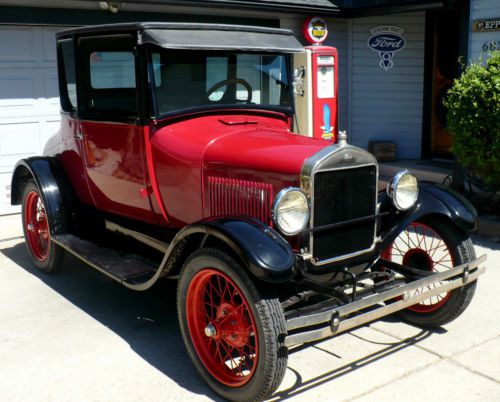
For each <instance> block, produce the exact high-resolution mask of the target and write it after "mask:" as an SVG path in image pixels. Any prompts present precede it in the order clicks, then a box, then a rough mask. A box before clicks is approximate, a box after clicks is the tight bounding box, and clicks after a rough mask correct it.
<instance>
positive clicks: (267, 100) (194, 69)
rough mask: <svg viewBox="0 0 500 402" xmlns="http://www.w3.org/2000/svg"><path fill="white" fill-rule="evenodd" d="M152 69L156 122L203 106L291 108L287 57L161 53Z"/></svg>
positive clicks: (153, 56) (154, 57) (153, 59)
mask: <svg viewBox="0 0 500 402" xmlns="http://www.w3.org/2000/svg"><path fill="white" fill-rule="evenodd" d="M151 67H152V68H150V70H149V71H150V83H151V84H152V83H154V87H155V91H154V92H155V93H156V105H157V108H158V114H159V115H160V116H161V115H165V114H167V113H172V112H175V111H178V110H182V109H188V108H197V107H207V106H223V107H227V106H229V107H231V106H235V105H237V106H238V107H244V106H245V105H249V106H250V107H255V105H260V106H265V107H270V106H271V107H282V108H283V107H284V108H290V105H291V102H290V90H289V89H290V86H289V82H288V65H287V56H286V55H282V54H256V53H235V52H200V51H168V50H163V49H162V50H157V51H155V50H153V51H152V52H151ZM151 75H152V77H151Z"/></svg>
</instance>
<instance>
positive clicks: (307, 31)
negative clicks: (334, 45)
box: [302, 17, 328, 45]
mask: <svg viewBox="0 0 500 402" xmlns="http://www.w3.org/2000/svg"><path fill="white" fill-rule="evenodd" d="M302 32H303V34H304V37H305V38H306V40H307V41H308V42H309V43H312V44H315V45H319V44H320V43H321V42H323V41H324V40H325V39H326V37H327V35H328V28H327V26H326V21H325V20H324V19H323V18H320V17H309V18H308V19H306V20H305V21H304V26H303V27H302Z"/></svg>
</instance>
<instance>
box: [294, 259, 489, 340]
mask: <svg viewBox="0 0 500 402" xmlns="http://www.w3.org/2000/svg"><path fill="white" fill-rule="evenodd" d="M485 261H486V254H484V255H482V256H481V257H479V258H477V259H476V260H474V261H470V262H467V263H464V264H461V265H459V266H457V267H454V268H452V269H450V270H448V271H444V272H439V273H436V274H433V275H431V276H428V277H426V278H423V279H419V280H416V281H413V282H411V283H408V284H407V285H402V286H399V287H397V288H394V289H390V290H387V291H385V292H382V293H378V294H372V295H370V296H367V297H365V298H364V299H360V300H357V301H355V302H352V303H348V304H344V305H342V306H338V307H334V308H332V309H331V310H328V311H323V312H319V313H311V314H308V315H305V316H302V317H295V318H291V319H288V320H287V322H286V325H287V330H288V331H291V330H294V329H299V328H307V327H310V326H314V325H320V324H325V325H326V326H324V327H322V328H319V329H312V330H309V331H307V330H306V331H303V332H299V333H296V334H292V335H289V336H287V338H286V339H285V345H286V346H287V347H290V346H294V345H299V344H302V343H304V342H311V341H316V340H319V339H323V338H327V337H330V336H333V335H336V334H338V333H340V332H344V331H347V330H349V329H351V328H354V327H357V326H359V325H362V324H365V323H367V322H370V321H373V320H376V319H378V318H381V317H384V316H386V315H388V314H392V313H394V312H396V311H399V310H403V309H405V308H407V307H409V306H411V305H413V304H416V303H418V302H420V301H422V300H425V299H428V298H429V297H432V296H436V295H438V294H440V293H444V292H447V291H450V290H453V289H456V288H459V287H461V286H464V285H465V284H467V283H470V282H473V281H475V280H476V279H477V278H478V277H479V276H480V275H482V274H483V273H484V272H485V270H486V268H485V267H479V265H480V264H482V263H483V262H485ZM470 270H473V271H472V272H470ZM457 276H458V277H457ZM452 277H456V278H455V279H452V280H450V281H449V282H448V283H445V284H443V285H441V286H438V287H435V288H432V287H431V286H429V285H431V284H433V283H436V282H440V281H443V280H448V279H450V278H452ZM419 288H427V290H424V291H423V292H422V293H418V294H415V295H413V296H411V297H408V294H409V293H410V292H412V291H414V290H416V289H419ZM398 296H403V297H402V299H401V300H398V301H395V302H393V303H389V304H386V305H384V306H380V307H378V308H376V309H374V310H372V309H370V311H367V312H364V313H361V314H358V315H354V316H352V317H350V318H349V316H350V315H351V314H353V313H355V312H360V311H361V310H363V309H365V308H368V307H372V306H375V305H378V304H379V303H381V302H383V301H386V300H391V299H394V298H396V297H398ZM335 318H337V319H338V320H339V322H338V323H337V324H336V325H333V324H334V323H333V320H334V319H335Z"/></svg>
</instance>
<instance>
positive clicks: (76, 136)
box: [74, 131, 83, 140]
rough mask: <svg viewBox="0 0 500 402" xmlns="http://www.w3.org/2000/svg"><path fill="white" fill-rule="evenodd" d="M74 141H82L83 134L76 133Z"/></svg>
mask: <svg viewBox="0 0 500 402" xmlns="http://www.w3.org/2000/svg"><path fill="white" fill-rule="evenodd" d="M74 137H75V139H76V140H83V134H82V132H81V131H77V132H76V133H75V135H74Z"/></svg>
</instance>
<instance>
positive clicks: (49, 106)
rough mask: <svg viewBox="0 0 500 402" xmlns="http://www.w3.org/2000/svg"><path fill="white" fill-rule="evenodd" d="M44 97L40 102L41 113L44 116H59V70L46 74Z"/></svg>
mask: <svg viewBox="0 0 500 402" xmlns="http://www.w3.org/2000/svg"><path fill="white" fill-rule="evenodd" d="M43 93H44V97H43V98H41V99H40V100H39V103H40V112H41V113H44V114H48V113H50V114H59V109H60V103H59V83H58V80H57V70H56V69H53V70H49V69H47V71H46V72H45V74H44V92H43Z"/></svg>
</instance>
